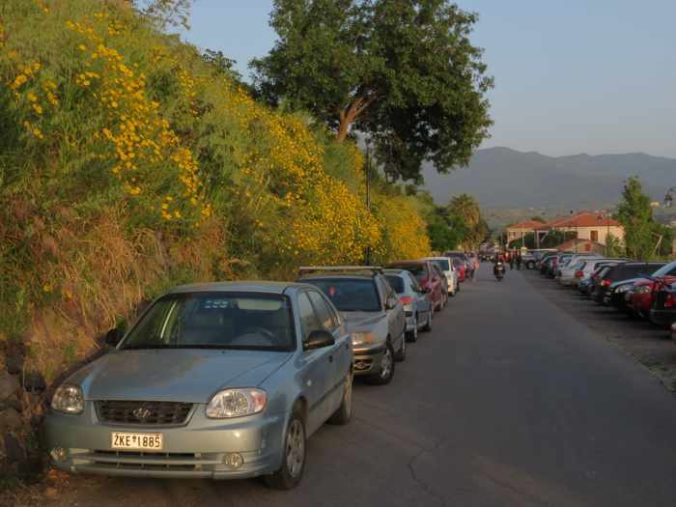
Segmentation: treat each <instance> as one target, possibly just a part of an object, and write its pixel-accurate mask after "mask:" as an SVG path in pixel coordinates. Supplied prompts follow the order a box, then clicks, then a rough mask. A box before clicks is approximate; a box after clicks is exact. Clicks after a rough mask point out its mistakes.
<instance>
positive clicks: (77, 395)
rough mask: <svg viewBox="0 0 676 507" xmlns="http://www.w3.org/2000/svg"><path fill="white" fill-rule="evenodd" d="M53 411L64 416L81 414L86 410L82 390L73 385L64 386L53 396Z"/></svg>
mask: <svg viewBox="0 0 676 507" xmlns="http://www.w3.org/2000/svg"><path fill="white" fill-rule="evenodd" d="M51 406H52V410H56V411H57V412H63V413H64V414H80V413H82V411H83V410H84V396H82V389H80V387H79V386H76V385H73V384H62V385H60V386H59V387H58V388H57V389H56V391H55V392H54V396H52V403H51Z"/></svg>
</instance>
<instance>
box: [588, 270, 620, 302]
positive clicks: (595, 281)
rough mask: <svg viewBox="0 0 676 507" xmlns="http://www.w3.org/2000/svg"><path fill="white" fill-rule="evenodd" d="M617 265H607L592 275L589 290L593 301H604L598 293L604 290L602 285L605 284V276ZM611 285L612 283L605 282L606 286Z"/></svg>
mask: <svg viewBox="0 0 676 507" xmlns="http://www.w3.org/2000/svg"><path fill="white" fill-rule="evenodd" d="M615 265H616V264H605V265H602V266H600V267H599V268H598V269H597V270H596V271H594V273H592V276H591V280H592V283H591V286H590V288H589V297H590V298H591V299H593V300H594V301H596V300H597V298H598V299H603V297H602V296H599V294H598V292H599V291H600V290H601V289H602V287H601V283H602V282H603V279H604V276H605V275H606V273H608V271H610V269H611V268H612V267H613V266H615ZM605 284H607V285H610V282H604V285H605Z"/></svg>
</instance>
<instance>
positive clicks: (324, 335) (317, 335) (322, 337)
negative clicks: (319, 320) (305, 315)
mask: <svg viewBox="0 0 676 507" xmlns="http://www.w3.org/2000/svg"><path fill="white" fill-rule="evenodd" d="M335 343H336V340H335V339H334V338H333V335H332V334H331V333H329V332H328V331H326V330H324V329H318V330H316V331H312V332H311V333H310V336H308V338H307V340H305V342H304V343H303V350H315V349H322V348H324V347H330V346H331V345H334V344H335Z"/></svg>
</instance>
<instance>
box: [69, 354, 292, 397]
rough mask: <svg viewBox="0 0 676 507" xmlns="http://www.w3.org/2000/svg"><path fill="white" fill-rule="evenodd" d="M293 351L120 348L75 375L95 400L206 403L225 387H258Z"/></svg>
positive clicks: (74, 378) (72, 380)
mask: <svg viewBox="0 0 676 507" xmlns="http://www.w3.org/2000/svg"><path fill="white" fill-rule="evenodd" d="M291 356H292V354H291V353H290V352H268V351H251V350H199V349H165V350H161V349H154V350H117V351H113V352H110V353H108V354H106V355H105V356H103V357H101V358H100V359H98V360H96V361H94V362H93V363H91V364H89V365H87V366H85V367H84V368H82V369H81V370H79V371H78V372H76V373H75V374H74V375H73V376H71V378H70V379H69V382H72V383H76V384H79V385H80V386H82V390H83V393H84V396H85V398H86V399H90V400H103V399H107V400H153V401H156V400H157V401H162V400H168V401H181V402H186V403H187V402H189V403H206V402H207V401H208V400H209V398H210V397H211V395H212V394H214V392H215V391H217V390H219V389H221V388H226V387H253V386H258V385H260V384H261V383H262V382H263V381H264V380H265V379H266V378H267V377H268V376H270V375H271V374H272V373H273V372H275V371H276V370H277V369H279V368H280V367H281V366H282V365H283V364H284V363H285V362H286V361H288V360H289V359H290V358H291Z"/></svg>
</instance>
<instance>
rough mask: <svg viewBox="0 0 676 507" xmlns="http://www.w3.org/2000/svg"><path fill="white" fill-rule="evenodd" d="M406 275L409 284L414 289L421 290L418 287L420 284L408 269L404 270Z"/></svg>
mask: <svg viewBox="0 0 676 507" xmlns="http://www.w3.org/2000/svg"><path fill="white" fill-rule="evenodd" d="M406 276H407V277H408V280H409V283H410V284H411V288H412V289H413V290H414V291H417V292H421V291H422V288H421V287H420V284H419V283H418V280H416V279H415V276H413V275H412V274H411V273H409V272H408V271H407V272H406Z"/></svg>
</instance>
